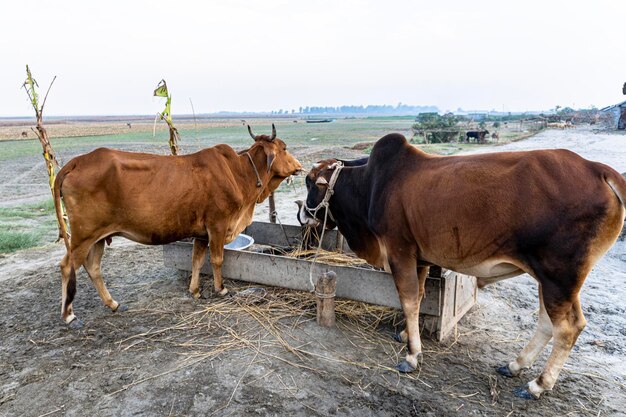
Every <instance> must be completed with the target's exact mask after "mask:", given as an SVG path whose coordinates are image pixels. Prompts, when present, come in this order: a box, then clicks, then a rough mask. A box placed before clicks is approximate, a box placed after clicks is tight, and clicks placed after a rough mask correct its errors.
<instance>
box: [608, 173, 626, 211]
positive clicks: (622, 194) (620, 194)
mask: <svg viewBox="0 0 626 417" xmlns="http://www.w3.org/2000/svg"><path fill="white" fill-rule="evenodd" d="M604 179H605V180H606V182H607V184H609V187H611V189H612V190H613V192H614V193H615V195H616V196H617V198H619V201H621V202H622V206H623V207H624V209H625V210H626V178H624V177H622V176H621V175H619V174H617V173H613V172H611V173H608V174H606V175H605V177H604Z"/></svg>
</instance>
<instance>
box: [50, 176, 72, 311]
mask: <svg viewBox="0 0 626 417" xmlns="http://www.w3.org/2000/svg"><path fill="white" fill-rule="evenodd" d="M73 168H74V166H73V165H72V166H70V167H68V166H65V167H64V168H63V169H61V171H59V174H58V175H57V177H56V178H55V180H54V190H53V197H54V210H55V212H56V215H57V222H58V223H59V239H58V240H57V242H58V241H59V240H60V239H63V242H64V243H65V249H66V250H67V258H68V261H69V263H70V274H69V280H68V284H67V298H66V301H65V303H66V304H67V305H69V304H71V303H72V301H73V300H74V296H75V295H76V270H75V269H74V262H73V260H72V246H71V244H70V236H69V233H68V231H67V223H66V222H65V218H63V202H62V200H61V198H62V197H63V194H62V192H61V186H62V185H63V180H64V179H65V176H66V175H67V174H68V173H69V172H70V171H71V170H72V169H73ZM64 308H65V306H64Z"/></svg>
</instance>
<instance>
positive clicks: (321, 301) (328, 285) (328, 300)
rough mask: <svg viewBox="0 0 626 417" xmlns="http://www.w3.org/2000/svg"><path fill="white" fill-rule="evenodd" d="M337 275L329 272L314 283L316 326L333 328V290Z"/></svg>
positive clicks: (335, 286) (335, 285)
mask: <svg viewBox="0 0 626 417" xmlns="http://www.w3.org/2000/svg"><path fill="white" fill-rule="evenodd" d="M336 288H337V274H335V273H334V272H333V271H329V272H327V273H325V274H323V275H322V276H321V277H319V278H318V280H317V282H316V283H315V295H316V296H317V324H319V325H320V326H322V327H333V326H335V289H336Z"/></svg>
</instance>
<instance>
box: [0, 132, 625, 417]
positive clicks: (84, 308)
mask: <svg viewBox="0 0 626 417" xmlns="http://www.w3.org/2000/svg"><path fill="white" fill-rule="evenodd" d="M553 147H565V148H569V149H572V150H574V151H576V152H578V153H580V154H582V155H583V156H585V157H588V158H590V159H594V160H599V161H603V162H606V163H608V164H609V165H612V166H614V167H615V168H616V169H618V170H619V171H620V172H624V171H626V137H625V136H622V135H614V134H606V133H602V134H596V133H594V132H593V131H591V130H585V129H577V130H568V131H547V132H544V133H541V134H540V135H537V136H535V137H533V138H531V139H528V140H526V141H523V142H517V143H513V144H509V145H506V146H501V147H497V148H485V149H484V150H485V151H492V150H509V149H510V150H518V149H535V148H553ZM294 153H295V154H296V155H297V156H298V157H299V158H300V159H301V160H302V161H303V164H304V165H305V166H307V164H309V163H311V162H314V161H315V160H317V159H320V158H322V157H325V156H335V155H339V156H341V157H356V156H358V152H356V151H350V150H347V149H343V148H336V149H315V148H307V149H303V148H301V149H296V150H294ZM33 161H34V159H33ZM33 161H30V162H31V163H29V164H24V166H21V165H20V164H19V163H15V165H12V166H11V167H6V166H5V165H4V164H3V165H2V167H0V180H2V182H3V183H4V182H5V181H10V180H12V179H14V180H15V185H24V186H26V185H27V184H37V183H39V184H43V186H42V190H41V192H39V191H37V192H34V190H36V188H30V189H29V190H28V191H27V192H24V193H23V195H22V196H21V197H19V198H20V199H23V198H30V196H33V195H34V194H38V193H40V194H39V195H41V196H44V195H46V193H47V190H46V189H45V177H43V176H42V177H41V178H39V173H40V172H41V171H43V170H42V169H32V168H31V167H32V162H33ZM40 168H41V167H40ZM10 169H19V171H17V172H19V174H18V176H15V175H14V172H15V171H13V174H9V173H8V172H7V171H8V170H10ZM294 186H295V188H290V187H288V186H284V187H282V188H281V190H280V192H278V193H277V204H278V212H279V218H280V220H281V221H282V222H284V223H294V219H295V217H294V216H295V208H296V206H295V204H293V202H292V201H293V200H295V199H296V198H302V197H303V196H304V189H303V186H302V183H301V179H300V180H297V181H296V182H295V183H294ZM14 197H15V196H14V195H7V194H6V193H4V194H2V196H1V198H0V200H1V201H4V202H5V203H7V202H8V201H9V200H11V199H13V198H14ZM256 215H257V218H260V219H262V220H265V219H266V218H267V207H266V205H263V206H259V207H258V208H257V211H256ZM63 253H64V250H63V248H62V246H61V245H59V244H57V245H52V244H51V245H49V246H48V247H46V248H41V249H32V250H26V251H21V252H18V253H15V254H12V255H9V256H3V257H0V303H1V304H2V305H3V309H2V311H3V314H2V315H0V329H1V335H2V343H1V344H0V416H14V415H26V416H40V415H44V414H46V415H68V416H83V415H98V416H105V415H106V416H108V415H119V416H126V415H151V416H152V415H212V414H213V415H290V416H291V415H295V416H309V415H355V416H370V415H371V416H396V415H428V416H442V415H445V416H456V415H493V416H507V415H514V416H548V415H550V416H552V415H589V416H591V415H593V416H597V415H602V416H607V415H611V416H612V415H625V414H624V413H625V408H626V361H625V355H626V302H625V301H624V300H626V243H624V242H620V243H618V244H616V245H615V246H614V247H613V248H612V249H611V251H610V252H609V253H608V254H607V255H606V256H605V257H604V258H603V259H602V260H601V261H600V262H599V263H598V265H597V266H596V268H595V269H594V270H593V271H592V273H591V275H590V276H589V278H588V279H587V282H586V284H585V286H584V288H583V291H582V301H583V309H584V311H585V315H586V317H587V320H588V326H587V328H586V329H585V331H584V332H583V334H582V335H581V336H580V338H579V340H578V343H577V345H576V347H575V348H574V350H573V352H572V355H571V357H570V359H569V361H568V362H567V364H566V367H565V369H564V371H563V372H562V374H561V377H560V379H559V381H558V383H557V386H556V387H555V389H554V391H552V392H551V393H548V394H546V395H545V396H544V397H543V398H542V399H541V400H539V401H524V400H520V399H517V398H515V397H513V395H512V394H511V391H512V389H513V388H515V387H517V386H519V385H522V384H523V383H525V382H526V381H527V380H529V379H532V378H533V377H534V376H535V375H536V374H537V373H538V372H539V371H540V369H541V367H542V366H543V364H544V362H545V359H546V357H547V353H548V352H547V351H546V352H544V354H543V355H542V356H541V357H540V358H539V360H538V361H537V364H536V365H535V366H533V368H532V369H530V370H528V371H526V372H524V373H523V375H522V377H521V378H516V379H506V378H503V377H501V376H499V375H497V374H496V373H495V372H494V368H495V367H497V366H499V365H501V364H503V363H506V362H508V361H510V360H511V359H512V358H514V357H515V355H516V354H517V353H518V351H519V350H520V349H521V348H522V347H523V345H524V344H525V342H526V341H527V339H528V338H529V337H530V335H531V334H532V332H533V330H534V323H535V320H536V316H537V309H538V302H537V295H536V293H537V286H536V284H535V283H534V281H533V280H532V278H530V277H528V276H522V277H519V278H515V279H512V280H508V281H505V282H501V283H498V284H496V285H493V286H490V287H487V288H486V289H484V290H483V291H480V292H479V296H478V304H477V305H476V306H475V307H474V308H473V309H472V310H471V311H470V312H469V313H468V314H467V315H466V316H465V317H464V318H463V319H462V320H461V322H460V323H459V326H458V329H457V332H456V336H455V337H452V338H450V339H449V340H447V341H445V342H444V343H441V344H440V343H436V342H434V341H432V340H428V339H427V340H425V346H424V349H425V357H424V362H423V365H422V368H421V370H420V371H419V373H418V374H416V375H412V376H401V375H398V374H397V373H396V372H394V371H392V370H390V369H389V368H388V367H389V366H392V365H394V364H395V363H396V361H397V360H398V358H399V357H401V356H402V355H403V353H402V349H403V346H401V345H400V344H398V343H395V342H393V341H392V340H391V335H392V334H393V332H394V331H395V330H396V329H395V328H394V322H393V321H392V320H383V321H382V322H380V323H379V324H378V326H374V328H373V329H356V328H355V326H354V324H353V322H352V321H351V319H350V317H348V316H340V317H338V320H339V321H338V327H337V328H336V329H332V330H325V329H320V328H318V327H317V326H316V325H315V323H314V313H315V312H314V309H313V307H312V305H310V304H305V305H302V312H301V314H300V315H298V316H289V317H284V316H283V317H282V318H281V316H280V314H278V313H276V315H275V316H273V317H270V318H269V319H268V321H266V322H265V321H264V323H267V327H262V326H259V322H258V320H256V319H254V317H252V316H251V315H250V314H249V313H246V312H245V311H242V312H241V313H240V314H226V315H223V316H221V317H220V319H219V323H217V320H216V319H215V320H216V322H213V323H212V322H211V321H210V320H209V319H208V318H207V316H206V314H205V312H206V309H207V308H208V307H207V306H212V305H214V304H216V303H222V302H223V301H219V300H216V299H215V298H210V299H209V300H200V301H194V300H192V299H191V298H190V297H188V296H187V295H186V286H187V283H186V281H185V280H184V279H181V278H179V276H178V274H177V272H176V271H174V270H170V269H166V268H164V267H163V266H162V262H163V261H162V252H161V249H160V248H158V247H145V246H139V245H135V244H132V243H129V242H127V241H124V240H123V239H119V240H115V241H114V243H113V245H112V246H111V247H110V248H108V249H107V251H106V254H105V258H104V262H103V273H104V276H105V278H106V280H107V283H108V286H109V289H110V290H111V292H112V294H113V296H114V297H116V298H117V299H119V300H120V301H123V302H124V303H126V304H128V305H129V307H130V310H129V311H128V312H126V313H123V314H112V313H110V312H109V311H108V310H107V309H106V308H105V307H104V306H102V304H101V302H100V300H99V298H98V296H97V294H96V291H95V290H94V288H93V286H92V285H91V283H90V281H89V279H88V277H87V276H86V274H84V272H81V273H80V274H79V285H78V294H77V299H76V302H75V309H76V311H77V314H79V315H80V317H81V318H82V319H83V320H84V321H85V323H86V327H85V329H84V330H81V331H70V330H68V329H67V328H65V326H64V325H63V324H62V323H61V321H60V319H59V297H60V291H59V286H60V274H59V271H58V267H57V264H58V261H59V260H60V258H61V257H62V255H63ZM240 285H241V284H237V283H235V282H231V283H230V286H231V287H234V288H236V287H238V286H240ZM269 307H271V306H269ZM270 310H271V308H270ZM190 317H192V318H193V319H190ZM218 324H219V325H218ZM396 324H397V323H396ZM218 346H222V348H219V352H218V353H216V354H213V353H212V352H216V349H218V348H217V347H218ZM223 346H228V348H223Z"/></svg>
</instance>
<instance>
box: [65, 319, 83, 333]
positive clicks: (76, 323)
mask: <svg viewBox="0 0 626 417" xmlns="http://www.w3.org/2000/svg"><path fill="white" fill-rule="evenodd" d="M68 326H69V328H70V329H72V330H79V329H82V328H83V327H84V326H85V323H83V321H82V320H80V319H78V318H74V320H72V321H70V323H69V324H68Z"/></svg>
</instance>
